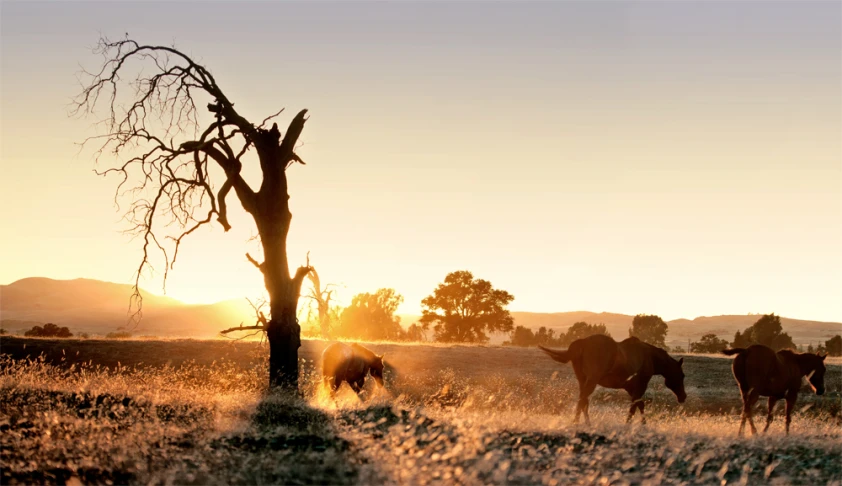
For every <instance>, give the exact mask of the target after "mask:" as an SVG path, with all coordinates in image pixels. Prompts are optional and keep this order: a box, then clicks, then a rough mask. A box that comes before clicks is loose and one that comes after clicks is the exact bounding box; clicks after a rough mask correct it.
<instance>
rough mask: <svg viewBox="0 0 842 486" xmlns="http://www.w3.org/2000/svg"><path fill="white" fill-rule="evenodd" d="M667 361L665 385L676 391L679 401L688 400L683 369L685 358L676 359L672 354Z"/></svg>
mask: <svg viewBox="0 0 842 486" xmlns="http://www.w3.org/2000/svg"><path fill="white" fill-rule="evenodd" d="M665 361H666V366H665V367H664V373H663V375H664V385H666V386H667V388H669V389H670V390H672V392H673V393H675V397H676V398H678V403H684V400H687V393H686V392H685V391H684V370H683V369H682V365H684V358H681V359H679V360H678V361H676V360H674V359H672V357H671V356H667V359H666V360H665Z"/></svg>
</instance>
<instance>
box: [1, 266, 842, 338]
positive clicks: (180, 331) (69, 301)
mask: <svg viewBox="0 0 842 486" xmlns="http://www.w3.org/2000/svg"><path fill="white" fill-rule="evenodd" d="M131 292H132V288H131V286H130V285H126V284H117V283H112V282H103V281H99V280H91V279H75V280H53V279H49V278H41V277H34V278H25V279H22V280H18V281H16V282H13V283H11V284H9V285H0V321H2V326H3V328H5V329H7V330H8V331H10V332H12V333H15V332H17V331H22V330H24V329H30V328H31V327H32V326H33V325H36V324H43V323H47V322H52V323H55V324H58V325H61V326H68V327H70V329H71V330H72V331H74V332H87V333H92V334H107V333H109V332H112V331H116V330H118V329H121V328H123V327H124V326H126V323H127V308H128V301H129V300H128V299H129V296H130V295H131ZM142 295H143V298H144V303H143V320H142V321H141V323H140V325H139V326H137V328H136V329H134V332H135V333H136V334H138V335H154V336H162V337H196V338H206V337H213V336H216V335H217V333H218V332H219V331H220V330H222V329H225V328H228V327H232V326H236V325H239V324H240V323H241V322H242V323H245V324H246V325H249V324H251V323H252V321H253V320H254V317H253V313H252V309H251V307H250V306H249V304H248V302H246V301H245V299H237V300H229V301H224V302H217V303H214V304H207V305H188V304H185V303H183V302H181V301H178V300H176V299H173V298H170V297H163V296H159V295H155V294H152V293H149V292H146V291H142ZM512 316H513V317H514V319H515V325H518V326H524V327H527V328H530V329H538V328H539V327H542V326H544V327H547V328H550V329H554V330H555V331H556V332H563V331H566V330H567V328H569V327H570V326H571V325H573V323H575V322H578V321H585V322H588V323H592V324H597V323H603V324H605V326H606V328H607V329H608V332H609V333H610V334H611V335H612V336H613V337H614V338H616V339H623V338H625V337H627V336H628V329H629V327H631V323H632V319H633V316H630V315H625V314H614V313H609V312H601V313H596V312H587V311H575V312H556V313H536V312H512ZM400 317H401V323H402V324H403V325H404V326H409V325H410V324H412V323H414V322H417V321H418V318H419V317H420V316H418V315H413V314H402V315H401V316H400ZM759 317H760V316H757V315H724V316H712V317H697V318H695V319H692V320H690V319H676V320H672V321H669V322H667V324H668V325H669V329H670V330H669V334H668V335H667V344H669V345H670V346H685V347H686V346H687V341H688V339H690V340H697V339H699V338H700V337H701V336H702V335H704V334H707V333H714V334H716V335H717V336H719V337H721V338H723V339H726V340H729V341H730V340H731V339H733V337H734V333H735V332H736V331H738V330H740V331H742V330H743V329H745V328H747V327H749V326H750V325H752V324H753V323H754V322H755V321H757V319H759ZM781 322H782V324H783V327H784V331H786V332H788V333H789V334H790V335H791V336H792V337H793V339H794V340H795V343H796V344H805V345H806V344H809V343H818V342H819V341H825V340H827V339H829V338H830V337H831V336H833V335H835V334H840V333H842V323H838V322H820V321H808V320H801V319H792V318H788V317H782V318H781ZM507 337H508V336H506V335H502V334H497V335H494V336H492V339H491V342H492V343H495V344H499V343H501V342H503V341H504V340H505V339H507Z"/></svg>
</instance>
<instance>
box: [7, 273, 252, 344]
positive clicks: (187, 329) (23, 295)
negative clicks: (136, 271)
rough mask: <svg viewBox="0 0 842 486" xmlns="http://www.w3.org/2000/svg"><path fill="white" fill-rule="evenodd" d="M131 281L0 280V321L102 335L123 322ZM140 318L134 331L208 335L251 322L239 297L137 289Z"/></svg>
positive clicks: (12, 325) (12, 328)
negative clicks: (187, 296) (198, 297)
mask: <svg viewBox="0 0 842 486" xmlns="http://www.w3.org/2000/svg"><path fill="white" fill-rule="evenodd" d="M131 294H132V287H131V285H126V284H117V283H112V282H103V281H99V280H91V279H82V278H80V279H75V280H53V279H49V278H41V277H34V278H25V279H22V280H18V281H16V282H14V283H11V284H9V285H0V320H2V325H3V328H5V329H7V330H8V331H9V332H13V333H14V332H16V331H19V330H22V329H30V328H31V327H32V326H33V325H35V324H36V323H47V322H52V323H55V324H58V325H61V326H67V327H69V328H70V329H71V330H72V331H73V332H87V333H92V334H107V333H109V332H112V331H116V330H120V329H123V328H124V327H125V326H126V324H127V323H128V314H127V311H128V304H129V296H131ZM141 295H142V296H143V319H142V321H141V323H140V325H138V326H137V328H136V329H134V331H135V333H136V334H139V335H155V336H167V337H211V336H215V335H216V334H217V333H218V332H219V331H220V330H222V329H225V328H228V327H232V326H236V325H238V324H240V322H245V323H246V324H249V323H251V321H252V320H253V318H252V311H251V307H250V306H249V304H248V302H246V301H245V300H244V299H243V300H242V301H240V300H231V301H224V302H217V303H215V304H209V305H188V304H185V303H183V302H181V301H179V300H176V299H173V298H170V297H163V296H159V295H155V294H152V293H149V292H146V291H144V290H141Z"/></svg>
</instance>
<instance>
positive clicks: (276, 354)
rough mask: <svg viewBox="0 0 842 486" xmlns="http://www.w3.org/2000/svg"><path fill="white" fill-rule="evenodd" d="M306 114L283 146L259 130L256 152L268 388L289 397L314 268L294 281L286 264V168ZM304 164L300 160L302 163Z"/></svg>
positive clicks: (275, 132) (300, 115) (294, 385)
mask: <svg viewBox="0 0 842 486" xmlns="http://www.w3.org/2000/svg"><path fill="white" fill-rule="evenodd" d="M306 113H307V110H302V111H301V112H299V113H298V115H296V117H295V118H294V119H293V121H292V122H291V123H290V126H289V129H288V130H287V134H286V136H285V137H284V139H283V142H281V143H280V145H279V140H280V131H279V130H278V129H277V125H273V126H272V129H271V130H258V131H257V138H256V139H255V142H254V143H255V147H256V148H257V153H258V156H259V157H260V167H261V170H262V171H263V182H262V183H261V186H260V191H258V193H257V198H256V204H255V206H254V207H253V208H252V211H251V212H252V216H253V217H254V221H255V223H256V225H257V231H258V233H259V234H260V241H261V243H262V245H263V256H264V261H263V263H261V264H259V265H258V267H259V268H260V271H261V272H262V273H263V281H264V283H265V285H266V291H267V292H268V293H269V308H270V312H271V318H270V320H269V323H268V324H267V326H266V337H267V338H268V340H269V386H270V387H272V388H281V389H284V390H287V391H290V392H291V391H298V348H299V347H301V327H300V326H299V325H298V318H297V317H296V314H297V310H298V298H299V296H300V293H301V283H302V282H303V281H304V277H306V275H307V273H309V272H310V267H309V266H305V267H300V268H299V269H298V270H297V271H296V273H295V276H294V277H291V276H290V272H289V264H288V261H287V235H288V234H289V227H290V223H291V221H292V213H290V211H289V192H288V190H287V178H286V167H287V163H288V162H289V161H291V160H293V159H297V156H296V155H295V154H294V152H293V148H294V146H295V142H296V140H298V136H299V135H300V134H301V130H302V129H303V128H304V121H305V118H304V116H305V114H306ZM298 160H300V159H298Z"/></svg>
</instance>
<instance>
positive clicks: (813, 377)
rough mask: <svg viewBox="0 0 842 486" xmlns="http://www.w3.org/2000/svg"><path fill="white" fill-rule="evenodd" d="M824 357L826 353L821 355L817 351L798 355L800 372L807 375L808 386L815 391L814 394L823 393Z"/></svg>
mask: <svg viewBox="0 0 842 486" xmlns="http://www.w3.org/2000/svg"><path fill="white" fill-rule="evenodd" d="M825 358H827V355H824V356H822V355H820V354H818V353H816V354H812V353H804V354H800V355H798V364H799V366H800V367H801V372H802V373H804V375H805V376H806V377H807V381H808V382H809V383H810V388H812V389H813V391H814V392H816V395H824V372H825V370H826V368H825V366H824V359H825Z"/></svg>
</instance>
